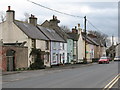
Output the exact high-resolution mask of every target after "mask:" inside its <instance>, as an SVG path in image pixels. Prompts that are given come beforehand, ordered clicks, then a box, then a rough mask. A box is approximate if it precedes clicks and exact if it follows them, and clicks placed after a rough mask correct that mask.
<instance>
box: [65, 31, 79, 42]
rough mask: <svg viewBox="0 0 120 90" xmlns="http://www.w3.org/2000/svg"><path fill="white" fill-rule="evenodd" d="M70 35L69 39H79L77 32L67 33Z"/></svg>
mask: <svg viewBox="0 0 120 90" xmlns="http://www.w3.org/2000/svg"><path fill="white" fill-rule="evenodd" d="M67 34H68V35H69V37H70V39H73V40H75V41H77V40H78V39H79V36H80V35H79V34H75V33H67Z"/></svg>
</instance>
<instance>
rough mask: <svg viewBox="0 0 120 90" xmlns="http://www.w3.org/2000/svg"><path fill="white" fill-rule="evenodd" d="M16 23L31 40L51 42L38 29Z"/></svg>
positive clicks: (27, 24)
mask: <svg viewBox="0 0 120 90" xmlns="http://www.w3.org/2000/svg"><path fill="white" fill-rule="evenodd" d="M14 23H15V24H16V25H17V26H18V27H19V28H20V29H21V30H22V31H23V32H24V33H25V34H26V35H27V36H28V37H30V38H32V39H39V40H49V39H48V38H47V37H46V36H45V35H44V34H43V33H42V32H40V31H39V30H38V28H37V27H36V26H34V25H32V24H29V23H25V22H21V21H17V20H15V21H14Z"/></svg>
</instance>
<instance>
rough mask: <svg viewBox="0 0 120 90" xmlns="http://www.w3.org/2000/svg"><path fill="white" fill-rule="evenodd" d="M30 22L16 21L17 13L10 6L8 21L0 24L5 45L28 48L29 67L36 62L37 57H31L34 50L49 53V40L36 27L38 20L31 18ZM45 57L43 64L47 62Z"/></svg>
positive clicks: (7, 15) (7, 14) (7, 12)
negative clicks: (18, 45)
mask: <svg viewBox="0 0 120 90" xmlns="http://www.w3.org/2000/svg"><path fill="white" fill-rule="evenodd" d="M29 20H30V21H29V22H30V23H25V22H21V21H18V20H15V11H13V10H11V9H10V6H9V7H8V10H7V11H6V21H5V22H2V23H0V31H1V37H0V39H1V40H2V42H3V43H5V44H6V43H7V44H10V43H23V44H24V46H25V47H28V54H27V57H28V64H27V65H28V67H29V66H30V64H31V63H33V62H34V58H35V57H34V56H31V55H30V53H31V51H32V49H33V48H36V49H40V50H41V51H43V52H45V53H48V52H49V50H46V41H49V39H48V38H47V37H46V36H45V35H44V34H43V33H42V32H40V31H39V30H38V28H37V27H36V26H35V25H36V20H37V19H36V18H35V19H34V17H33V16H31V18H30V19H29ZM44 56H45V54H44V55H42V57H43V58H42V59H43V62H44V61H45V58H44Z"/></svg>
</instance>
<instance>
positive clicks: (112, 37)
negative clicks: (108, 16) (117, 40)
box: [112, 35, 114, 45]
mask: <svg viewBox="0 0 120 90" xmlns="http://www.w3.org/2000/svg"><path fill="white" fill-rule="evenodd" d="M112 45H114V36H113V35H112Z"/></svg>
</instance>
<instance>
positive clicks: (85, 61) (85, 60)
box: [84, 16, 87, 63]
mask: <svg viewBox="0 0 120 90" xmlns="http://www.w3.org/2000/svg"><path fill="white" fill-rule="evenodd" d="M84 20H85V22H84V26H85V27H84V29H85V58H84V63H87V58H86V56H87V55H86V38H87V33H86V21H87V19H86V16H85V17H84Z"/></svg>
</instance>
